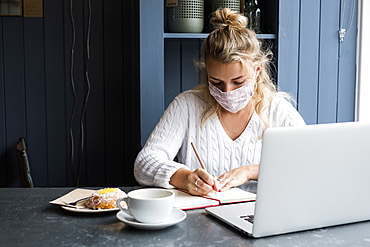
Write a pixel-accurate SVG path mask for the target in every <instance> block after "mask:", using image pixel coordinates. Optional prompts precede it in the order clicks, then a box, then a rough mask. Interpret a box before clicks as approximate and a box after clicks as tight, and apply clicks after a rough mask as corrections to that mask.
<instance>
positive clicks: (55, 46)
mask: <svg viewBox="0 0 370 247" xmlns="http://www.w3.org/2000/svg"><path fill="white" fill-rule="evenodd" d="M64 11H65V4H64V1H62V0H60V1H44V18H43V19H44V28H45V31H44V32H45V34H44V35H45V37H44V39H45V44H44V45H45V81H46V85H45V90H46V125H47V150H46V155H47V164H48V170H47V171H48V180H49V181H48V184H43V186H66V184H67V172H68V169H67V167H68V163H69V160H68V158H69V148H68V147H67V144H66V143H67V142H69V140H68V127H67V126H68V124H69V122H68V115H67V109H66V86H65V85H66V83H67V82H68V81H69V79H70V78H69V77H68V76H67V75H66V74H65V71H67V70H68V69H69V66H66V58H65V52H66V51H65V49H64V42H65V40H64V25H65V22H64ZM67 17H68V16H67ZM69 43H70V42H69ZM31 145H36V144H34V143H32V142H29V143H28V146H31ZM30 162H31V169H33V168H32V156H31V157H30ZM31 172H32V170H31ZM35 172H36V171H34V173H35ZM34 183H35V186H40V184H38V181H34Z"/></svg>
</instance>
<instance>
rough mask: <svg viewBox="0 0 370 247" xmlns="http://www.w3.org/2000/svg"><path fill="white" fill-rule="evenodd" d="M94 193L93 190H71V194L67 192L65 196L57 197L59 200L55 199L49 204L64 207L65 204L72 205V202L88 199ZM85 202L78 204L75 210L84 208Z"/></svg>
mask: <svg viewBox="0 0 370 247" xmlns="http://www.w3.org/2000/svg"><path fill="white" fill-rule="evenodd" d="M94 192H95V190H88V189H75V190H72V191H71V192H69V193H68V194H66V195H64V196H62V197H59V198H57V199H55V200H54V201H51V202H49V203H52V204H57V205H62V206H65V205H66V203H72V202H75V201H77V200H80V199H83V198H86V197H89V196H91V195H92V194H93V193H94ZM85 202H86V201H85V200H82V201H80V202H78V203H77V205H76V208H86V205H85Z"/></svg>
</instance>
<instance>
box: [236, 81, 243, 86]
mask: <svg viewBox="0 0 370 247" xmlns="http://www.w3.org/2000/svg"><path fill="white" fill-rule="evenodd" d="M244 82H245V81H234V83H235V84H237V85H240V84H243V83H244Z"/></svg>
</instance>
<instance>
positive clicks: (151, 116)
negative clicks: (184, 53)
mask: <svg viewBox="0 0 370 247" xmlns="http://www.w3.org/2000/svg"><path fill="white" fill-rule="evenodd" d="M158 2H159V1H158V0H140V102H141V104H140V109H141V110H140V117H141V119H140V122H141V144H142V145H144V143H145V142H146V140H147V138H148V137H149V135H150V133H151V131H152V130H153V128H154V127H155V125H156V124H157V122H158V121H159V119H160V117H161V116H162V114H163V111H164V62H163V61H164V39H163V32H164V28H163V22H162V23H158V20H163V15H164V7H163V2H162V1H160V2H161V4H158Z"/></svg>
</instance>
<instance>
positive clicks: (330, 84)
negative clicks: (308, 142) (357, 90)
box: [317, 1, 340, 123]
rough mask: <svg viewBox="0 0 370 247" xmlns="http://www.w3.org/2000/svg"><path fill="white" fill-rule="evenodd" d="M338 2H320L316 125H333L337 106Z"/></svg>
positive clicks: (335, 119)
mask: <svg viewBox="0 0 370 247" xmlns="http://www.w3.org/2000/svg"><path fill="white" fill-rule="evenodd" d="M339 5H340V1H321V6H320V8H321V10H320V37H319V42H320V53H319V78H318V79H319V85H318V90H319V91H318V109H317V110H318V112H317V122H318V123H335V122H336V121H337V104H338V95H337V90H338V73H336V71H338V55H337V54H338V45H339V43H338V33H337V29H338V20H339V17H340V8H339V7H340V6H339Z"/></svg>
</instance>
